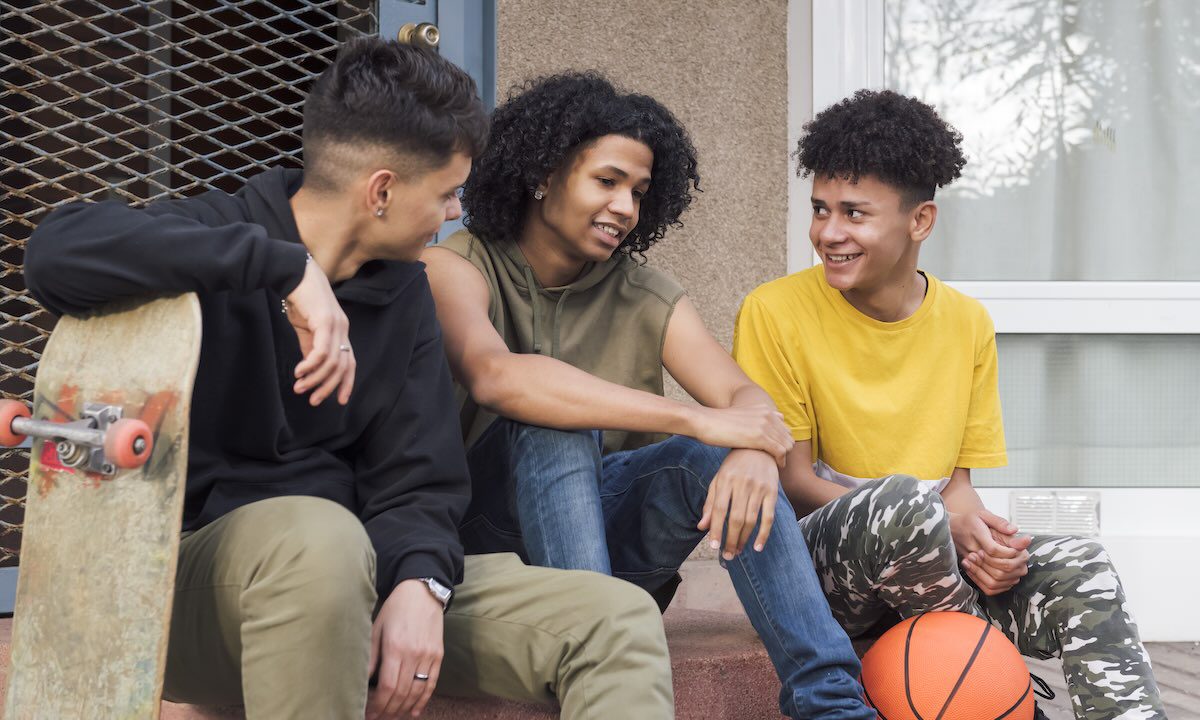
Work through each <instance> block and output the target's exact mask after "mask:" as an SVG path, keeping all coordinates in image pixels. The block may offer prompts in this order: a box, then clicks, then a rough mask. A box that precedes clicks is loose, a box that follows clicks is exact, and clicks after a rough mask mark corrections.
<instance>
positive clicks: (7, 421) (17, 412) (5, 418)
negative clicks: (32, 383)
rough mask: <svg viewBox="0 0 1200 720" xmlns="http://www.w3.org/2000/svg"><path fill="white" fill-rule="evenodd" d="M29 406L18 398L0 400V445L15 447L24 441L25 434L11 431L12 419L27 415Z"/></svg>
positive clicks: (28, 414)
mask: <svg viewBox="0 0 1200 720" xmlns="http://www.w3.org/2000/svg"><path fill="white" fill-rule="evenodd" d="M29 416H30V412H29V407H28V406H27V405H26V404H25V403H23V402H21V401H20V400H0V445H4V446H6V447H15V446H17V445H20V444H21V443H23V442H25V436H24V435H22V434H21V433H18V432H13V429H12V424H13V420H16V419H17V418H19V417H25V418H27V417H29Z"/></svg>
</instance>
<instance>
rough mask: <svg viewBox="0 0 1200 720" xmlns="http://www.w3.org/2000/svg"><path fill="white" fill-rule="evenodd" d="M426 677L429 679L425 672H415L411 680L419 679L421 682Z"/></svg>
mask: <svg viewBox="0 0 1200 720" xmlns="http://www.w3.org/2000/svg"><path fill="white" fill-rule="evenodd" d="M428 679H429V676H428V675H426V674H425V673H417V674H416V675H413V680H420V681H421V682H425V681H426V680H428Z"/></svg>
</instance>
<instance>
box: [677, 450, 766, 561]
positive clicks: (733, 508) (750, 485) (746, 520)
mask: <svg viewBox="0 0 1200 720" xmlns="http://www.w3.org/2000/svg"><path fill="white" fill-rule="evenodd" d="M778 498H779V468H778V467H777V466H776V464H775V460H774V459H773V458H772V457H771V456H770V455H768V454H767V453H764V452H762V451H759V450H745V449H740V450H731V451H730V452H729V455H727V456H726V457H725V462H723V463H721V468H720V469H719V470H717V474H716V476H715V477H713V479H712V482H711V483H709V486H708V497H707V498H706V499H705V500H704V513H703V515H702V517H701V518H700V522H699V523H697V524H696V527H697V528H699V529H701V530H707V531H709V533H708V536H709V542H710V543H711V544H712V547H713V549H714V550H715V549H717V548H718V547H720V543H721V529H722V528H724V527H725V524H726V521H728V523H729V527H728V528H727V529H726V530H725V552H724V553H723V555H722V557H724V558H725V559H726V560H732V559H733V558H734V557H735V556H736V555H737V554H738V553H740V552H741V551H742V549H743V548H744V547H745V546H746V541H747V540H749V539H750V533H752V532H754V524H755V522H756V521H757V520H758V518H759V513H760V512H761V514H762V521H761V522H760V523H759V527H758V536H757V537H756V538H755V539H754V549H755V550H756V551H758V552H761V551H762V549H763V547H764V546H766V544H767V536H768V535H770V534H771V527H772V526H773V525H774V524H775V502H776V500H777V499H778Z"/></svg>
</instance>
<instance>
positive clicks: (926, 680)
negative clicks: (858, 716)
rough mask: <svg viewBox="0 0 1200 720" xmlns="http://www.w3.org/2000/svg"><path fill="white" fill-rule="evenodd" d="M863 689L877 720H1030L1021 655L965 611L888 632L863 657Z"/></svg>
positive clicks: (1030, 694)
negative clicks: (877, 714)
mask: <svg viewBox="0 0 1200 720" xmlns="http://www.w3.org/2000/svg"><path fill="white" fill-rule="evenodd" d="M862 684H863V693H864V694H865V696H866V699H867V703H868V704H869V705H870V706H871V707H873V708H875V711H876V712H878V713H879V717H880V718H881V720H935V718H936V719H937V720H1001V718H1003V720H1033V688H1032V687H1031V686H1030V681H1029V670H1028V669H1027V668H1026V667H1025V661H1024V660H1022V659H1021V654H1020V653H1019V652H1017V649H1016V648H1015V647H1013V644H1012V643H1011V642H1009V641H1008V638H1006V637H1004V633H1002V632H1000V631H999V630H997V629H996V628H994V627H992V626H991V625H990V624H989V623H987V622H984V621H983V620H980V619H979V618H977V617H975V616H973V615H967V614H965V613H958V612H934V613H925V614H924V615H918V616H916V617H913V618H909V619H908V620H905V621H903V622H901V623H900V624H899V625H896V626H895V627H893V628H892V629H891V630H888V631H887V632H886V633H884V635H883V637H881V638H879V640H877V641H876V642H875V644H874V645H872V646H871V649H870V650H868V651H867V654H866V655H864V656H863V660H862Z"/></svg>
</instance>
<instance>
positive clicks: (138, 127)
mask: <svg viewBox="0 0 1200 720" xmlns="http://www.w3.org/2000/svg"><path fill="white" fill-rule="evenodd" d="M377 5H378V3H377V1H375V0H324V1H320V0H318V1H315V2H298V1H291V0H273V1H271V2H267V1H266V0H187V1H171V2H167V1H154V0H151V1H149V2H145V1H143V2H136V1H133V0H66V1H62V2H39V1H33V0H17V1H14V0H5V2H4V3H3V4H0V67H2V68H3V69H2V70H0V163H2V165H0V392H3V394H4V397H9V398H19V399H21V400H25V401H27V402H29V401H31V400H32V395H33V378H34V375H35V374H36V372H37V365H38V360H39V359H40V357H41V352H42V350H43V348H44V347H45V344H46V338H47V336H48V335H49V332H50V330H51V329H52V328H53V326H54V317H53V316H52V315H50V314H49V313H48V312H46V311H45V310H43V309H42V308H41V307H39V305H38V303H37V301H35V300H34V299H33V298H32V297H30V296H29V294H28V292H27V291H26V288H25V281H24V277H23V275H22V263H23V258H24V254H25V241H26V240H27V239H28V238H29V235H30V233H31V232H32V231H33V228H34V227H36V226H37V224H38V222H39V221H40V220H41V219H42V218H43V217H44V216H45V214H46V213H47V212H49V211H50V210H51V209H53V208H54V207H57V206H59V205H62V204H63V203H67V202H71V201H74V200H80V199H87V200H105V199H118V200H122V201H126V202H138V201H145V200H152V199H156V198H162V197H172V196H174V197H179V196H186V195H194V194H197V193H199V192H203V191H206V190H209V189H212V188H217V189H221V190H226V191H233V190H235V189H236V188H238V187H240V186H241V184H242V183H243V182H244V181H245V180H246V179H247V178H248V177H250V176H252V175H254V174H256V173H258V172H260V171H261V170H264V169H266V168H267V167H269V166H273V165H292V166H298V165H299V163H300V119H301V105H302V101H303V98H304V92H305V91H306V90H307V86H308V83H309V82H310V81H311V80H312V79H313V78H314V77H316V75H317V74H318V73H320V71H321V70H322V69H324V68H325V67H326V65H328V64H329V63H330V62H331V61H332V60H333V57H334V55H335V53H336V49H337V47H338V45H339V44H341V43H343V42H345V41H347V40H349V39H351V38H353V37H355V36H359V35H367V34H374V33H375V32H377V29H378V12H377ZM28 467H29V458H28V451H27V450H7V451H3V452H0V566H5V565H14V564H16V562H17V559H18V556H19V553H20V540H21V519H22V515H23V512H24V503H25V501H24V498H25V488H26V474H27V470H28Z"/></svg>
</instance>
